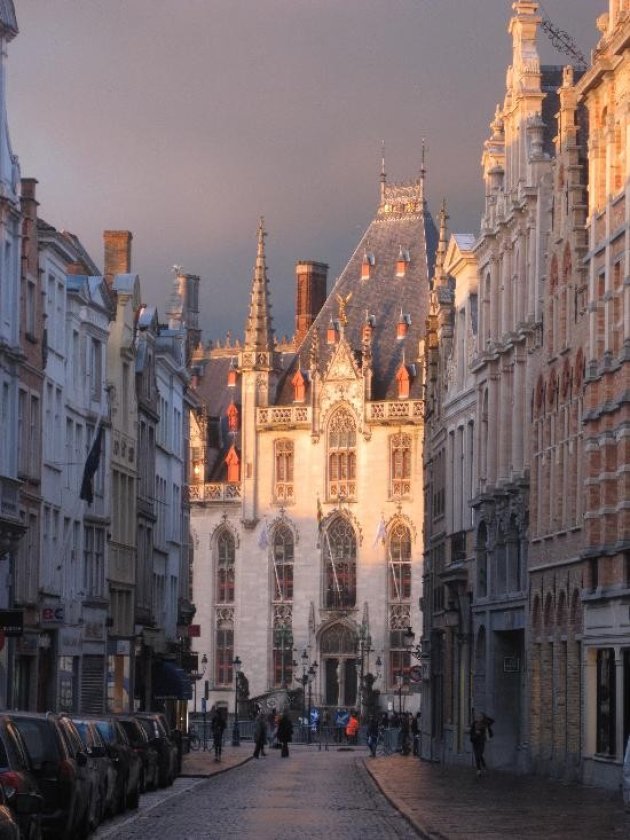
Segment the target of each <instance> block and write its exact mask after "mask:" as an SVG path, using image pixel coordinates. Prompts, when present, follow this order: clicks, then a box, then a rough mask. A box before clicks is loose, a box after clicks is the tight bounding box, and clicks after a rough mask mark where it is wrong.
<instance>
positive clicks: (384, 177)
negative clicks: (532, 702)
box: [381, 140, 387, 204]
mask: <svg viewBox="0 0 630 840" xmlns="http://www.w3.org/2000/svg"><path fill="white" fill-rule="evenodd" d="M386 186H387V174H386V172H385V141H384V140H383V141H382V142H381V204H385V187H386Z"/></svg>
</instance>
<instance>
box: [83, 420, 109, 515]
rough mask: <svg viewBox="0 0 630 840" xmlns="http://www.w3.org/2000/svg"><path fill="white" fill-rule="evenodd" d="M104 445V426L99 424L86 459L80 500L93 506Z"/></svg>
mask: <svg viewBox="0 0 630 840" xmlns="http://www.w3.org/2000/svg"><path fill="white" fill-rule="evenodd" d="M102 443H103V424H102V423H99V426H98V431H97V432H96V435H95V436H94V440H93V441H92V446H91V447H90V451H89V452H88V456H87V458H86V459H85V467H84V468H83V481H82V482H81V492H80V493H79V498H80V499H83V500H84V501H86V502H87V503H88V505H91V504H92V502H93V501H94V487H93V484H92V482H93V480H94V476H95V475H96V471H97V470H98V467H99V464H100V462H101V446H102Z"/></svg>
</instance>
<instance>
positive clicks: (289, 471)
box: [274, 440, 293, 502]
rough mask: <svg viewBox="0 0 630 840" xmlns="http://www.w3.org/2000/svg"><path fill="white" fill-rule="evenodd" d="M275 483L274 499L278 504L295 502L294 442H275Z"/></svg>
mask: <svg viewBox="0 0 630 840" xmlns="http://www.w3.org/2000/svg"><path fill="white" fill-rule="evenodd" d="M274 463H275V472H276V474H275V481H274V498H275V500H276V501H277V502H289V501H293V441H292V440H277V441H275V442H274Z"/></svg>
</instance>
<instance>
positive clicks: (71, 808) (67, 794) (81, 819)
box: [10, 712, 93, 840]
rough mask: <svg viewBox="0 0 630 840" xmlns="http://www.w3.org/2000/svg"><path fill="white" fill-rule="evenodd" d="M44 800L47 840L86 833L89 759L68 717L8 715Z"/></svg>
mask: <svg viewBox="0 0 630 840" xmlns="http://www.w3.org/2000/svg"><path fill="white" fill-rule="evenodd" d="M10 717H11V719H12V720H13V722H14V723H15V726H16V728H17V729H18V731H19V732H20V735H21V736H22V739H23V741H24V743H25V744H26V749H27V752H28V756H29V762H30V766H31V769H32V771H33V773H34V774H35V778H36V780H37V784H38V787H39V790H40V793H41V794H42V796H43V798H44V804H43V811H42V828H43V830H44V833H45V834H46V835H47V836H48V837H53V838H60V840H76V838H81V837H86V836H87V835H88V833H89V819H90V811H89V807H90V802H91V797H92V796H93V784H92V778H91V775H90V771H89V768H88V766H87V764H88V757H87V755H86V753H85V751H84V750H83V746H82V744H81V738H80V737H79V733H78V732H77V731H76V729H75V727H74V724H73V723H72V721H71V720H70V718H68V717H65V716H64V715H56V714H53V713H52V712H47V713H46V714H37V713H35V712H11V715H10Z"/></svg>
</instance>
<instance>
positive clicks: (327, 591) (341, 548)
mask: <svg viewBox="0 0 630 840" xmlns="http://www.w3.org/2000/svg"><path fill="white" fill-rule="evenodd" d="M323 543H324V544H323V552H324V607H325V608H326V609H339V608H343V607H354V605H355V603H356V562H357V543H356V537H355V534H354V529H353V527H352V525H351V524H350V523H349V522H348V520H347V519H345V518H344V517H342V516H339V517H337V518H336V519H335V520H334V521H333V522H332V523H331V525H330V526H329V527H328V528H327V529H326V530H325V531H324V538H323Z"/></svg>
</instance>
